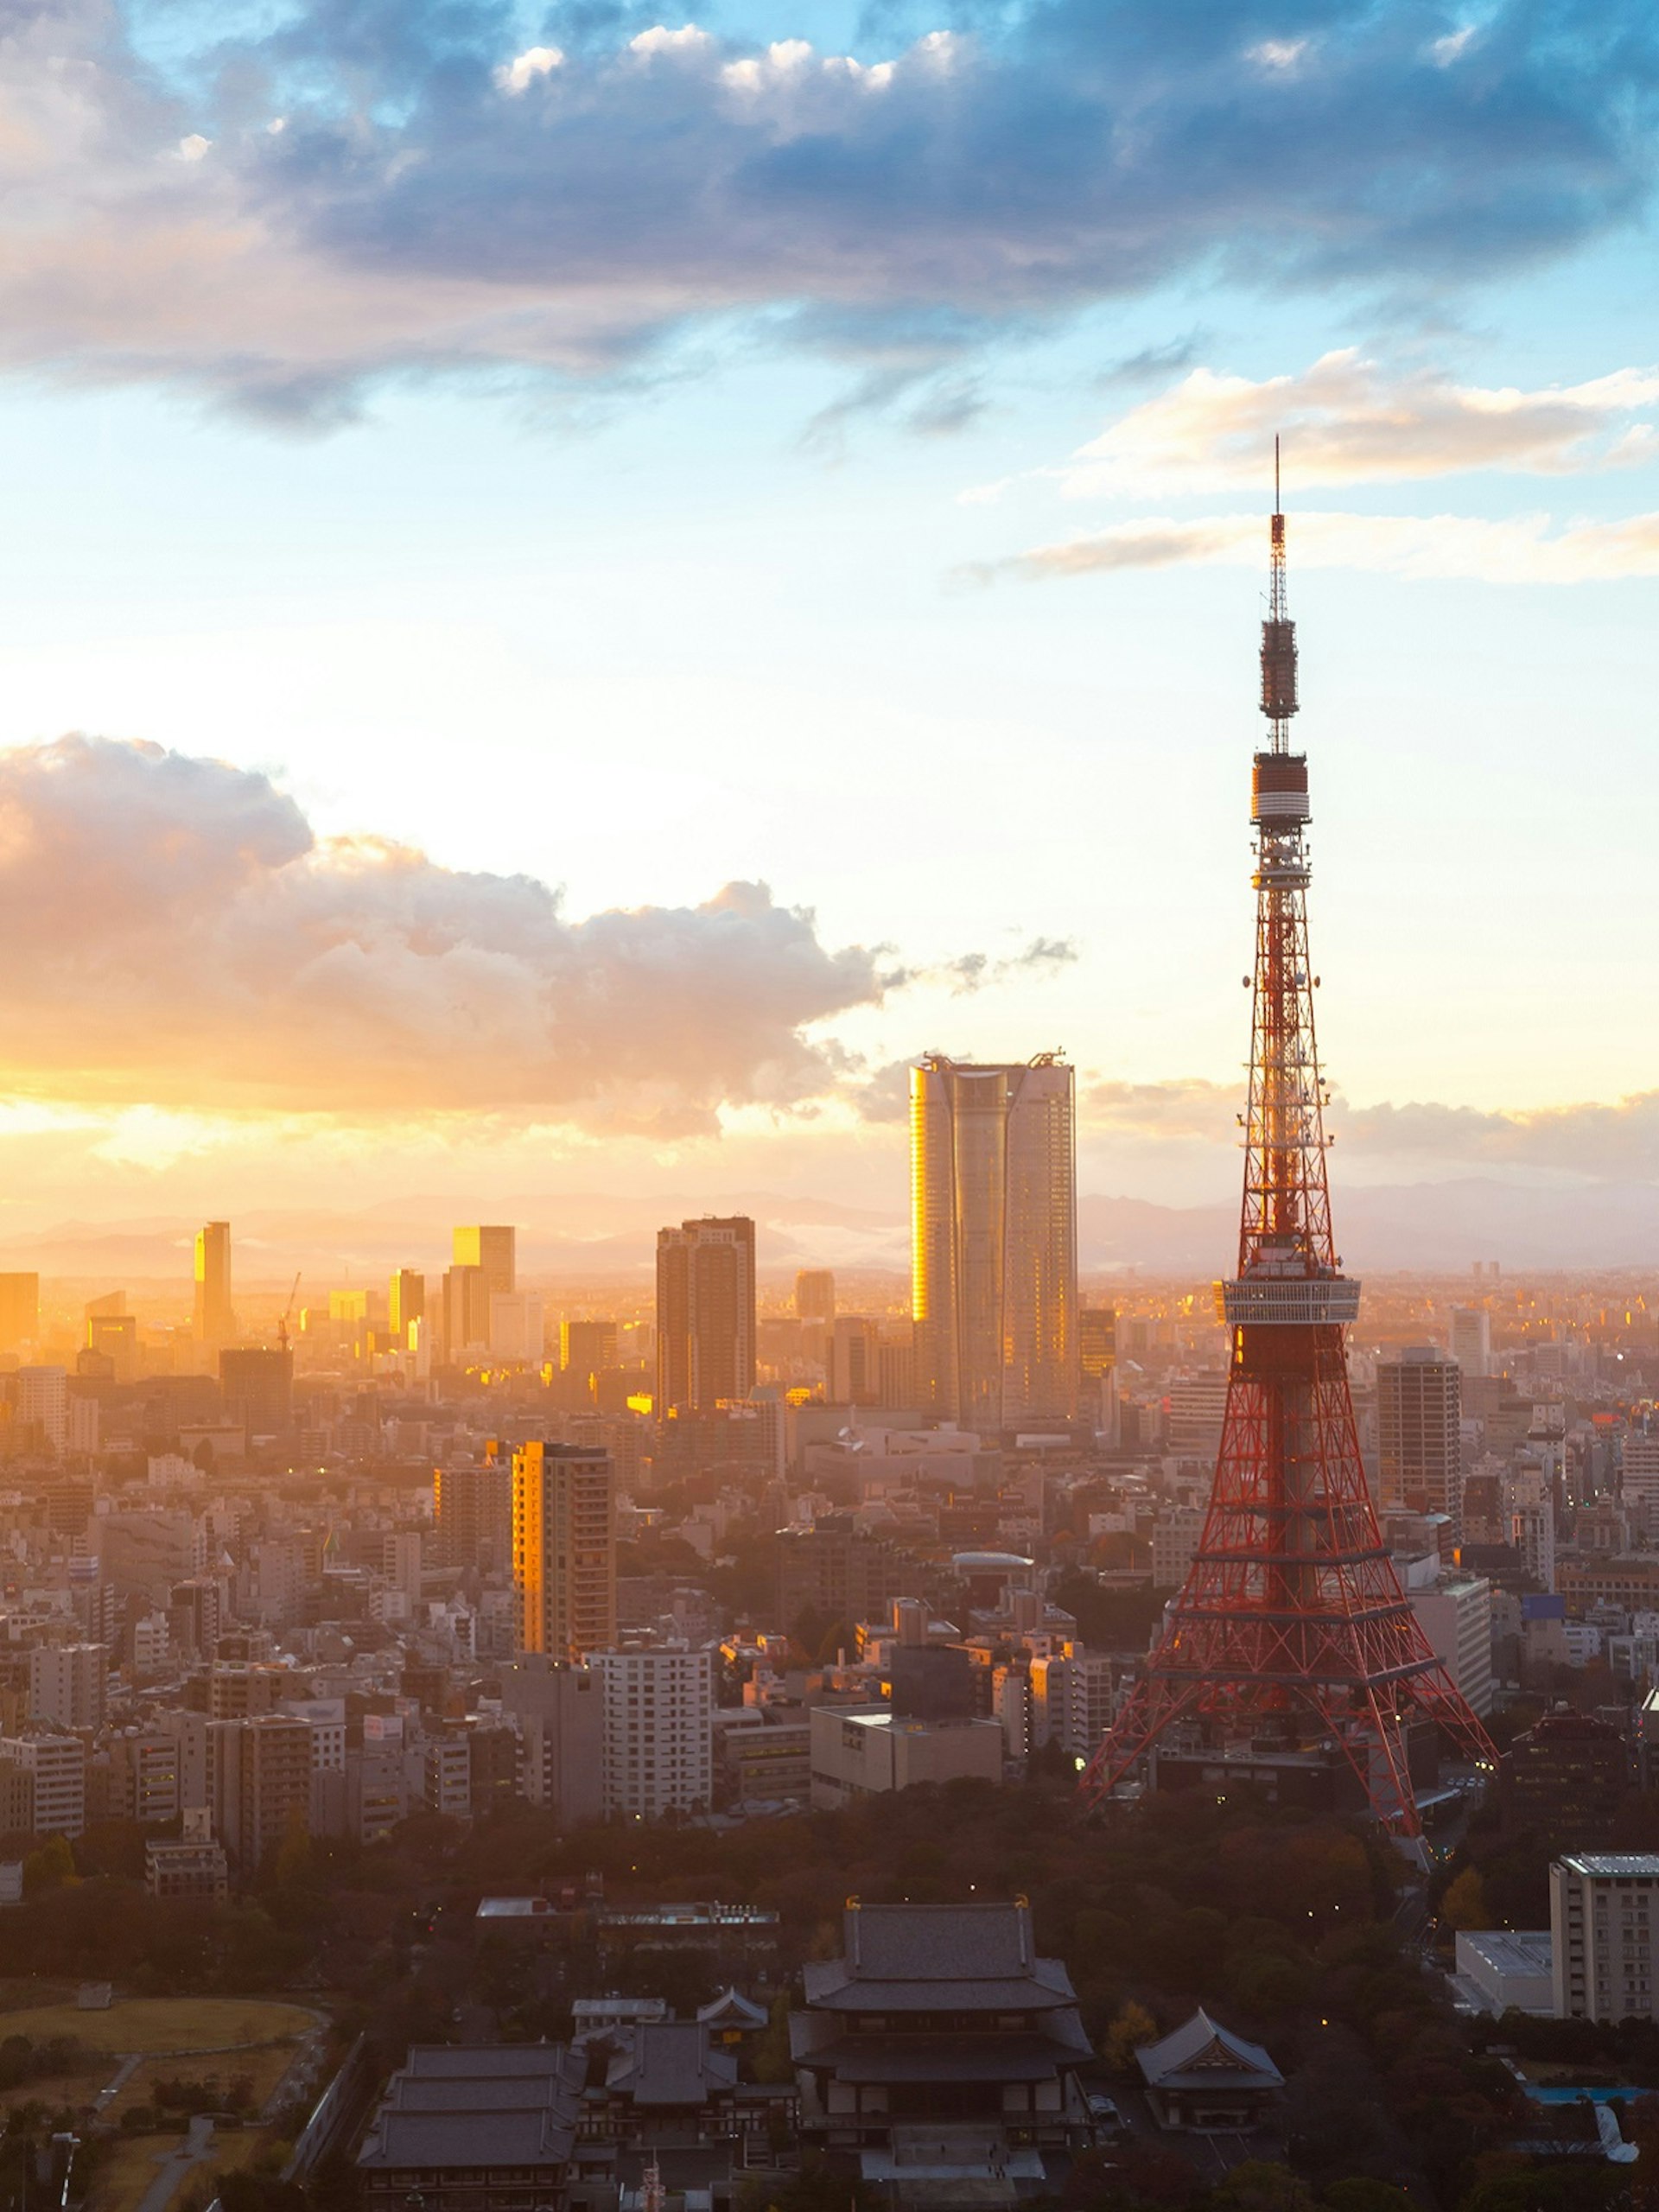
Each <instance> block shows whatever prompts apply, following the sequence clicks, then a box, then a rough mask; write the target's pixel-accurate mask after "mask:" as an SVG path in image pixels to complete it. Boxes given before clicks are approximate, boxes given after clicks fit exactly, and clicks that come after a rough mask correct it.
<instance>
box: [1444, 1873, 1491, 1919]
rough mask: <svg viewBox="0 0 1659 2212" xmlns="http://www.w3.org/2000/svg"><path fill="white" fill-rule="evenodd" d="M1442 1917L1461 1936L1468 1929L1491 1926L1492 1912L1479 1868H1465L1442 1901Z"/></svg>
mask: <svg viewBox="0 0 1659 2212" xmlns="http://www.w3.org/2000/svg"><path fill="white" fill-rule="evenodd" d="M1440 1917H1441V1919H1442V1920H1444V1921H1445V1923H1446V1926H1447V1927H1448V1928H1451V1929H1455V1930H1456V1931H1457V1933H1458V1934H1459V1935H1461V1934H1462V1933H1463V1931H1464V1929H1466V1928H1490V1927H1491V1924H1492V1922H1491V1908H1490V1906H1489V1905H1488V1904H1487V1903H1486V1885H1485V1884H1484V1882H1483V1881H1482V1880H1481V1878H1480V1869H1479V1867H1478V1866H1465V1868H1464V1870H1463V1872H1462V1873H1461V1874H1459V1876H1458V1878H1457V1879H1456V1881H1455V1882H1453V1883H1452V1886H1451V1887H1450V1888H1449V1889H1448V1890H1447V1891H1446V1895H1445V1897H1443V1898H1442V1899H1441V1900H1440Z"/></svg>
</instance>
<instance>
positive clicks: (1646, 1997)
mask: <svg viewBox="0 0 1659 2212" xmlns="http://www.w3.org/2000/svg"><path fill="white" fill-rule="evenodd" d="M1656 1925H1659V1854H1656V1853H1651V1852H1583V1853H1576V1854H1574V1855H1573V1856H1572V1857H1569V1858H1565V1859H1557V1861H1556V1862H1555V1864H1554V1866H1552V1867H1551V1868H1550V1870H1549V1929H1550V1937H1551V1941H1552V1942H1553V1945H1554V1969H1553V1971H1554V2001H1555V2017H1556V2018H1557V2019H1560V2020H1568V2019H1572V2020H1627V2019H1630V2018H1636V2019H1643V2020H1651V2019H1654V2018H1659V2012H1656V2009H1655V2004H1654V1995H1655V1987H1656V1978H1655V1974H1654V1929H1655V1927H1656Z"/></svg>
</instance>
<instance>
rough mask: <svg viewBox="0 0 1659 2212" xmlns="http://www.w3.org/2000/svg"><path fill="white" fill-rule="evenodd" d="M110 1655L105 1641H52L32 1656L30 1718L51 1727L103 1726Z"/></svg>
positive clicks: (30, 1656)
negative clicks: (103, 1643)
mask: <svg viewBox="0 0 1659 2212" xmlns="http://www.w3.org/2000/svg"><path fill="white" fill-rule="evenodd" d="M109 1673H110V1655H109V1653H108V1651H107V1650H106V1649H105V1647H104V1646H103V1645H102V1644H101V1643H58V1644H48V1645H45V1646H44V1647H43V1648H42V1649H39V1650H36V1651H31V1652H30V1653H29V1719H31V1720H40V1721H43V1722H45V1724H46V1725H47V1726H48V1727H50V1728H86V1729H95V1728H101V1727H102V1726H103V1725H104V1699H105V1687H106V1685H107V1683H108V1681H109Z"/></svg>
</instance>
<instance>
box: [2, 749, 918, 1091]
mask: <svg viewBox="0 0 1659 2212" xmlns="http://www.w3.org/2000/svg"><path fill="white" fill-rule="evenodd" d="M0 939H3V942H4V943H5V944H6V945H7V946H8V948H9V950H8V955H7V958H6V960H5V962H4V963H3V967H0V1021H3V1027H4V1031H5V1036H6V1055H5V1058H6V1069H7V1079H8V1082H9V1084H10V1086H11V1087H12V1088H13V1089H14V1090H16V1091H18V1092H20V1093H22V1094H24V1095H27V1096H32V1097H35V1098H37V1099H38V1098H45V1099H53V1098H57V1099H67V1100H74V1101H78V1102H81V1103H87V1104H94V1105H95V1104H98V1103H99V1102H111V1101H119V1102H128V1101H131V1100H133V1099H143V1100H146V1101H149V1102H150V1103H153V1104H156V1105H158V1106H162V1107H166V1108H169V1109H180V1110H183V1111H187V1112H190V1113H211V1112H213V1111H215V1110H236V1109H254V1108H258V1109H283V1110H293V1111H299V1112H308V1111H316V1112H327V1113H333V1114H347V1115H349V1114H353V1113H362V1114H366V1115H373V1114H377V1113H379V1114H389V1115H397V1114H402V1115H404V1116H410V1115H422V1114H431V1113H438V1112H443V1111H454V1110H458V1109H476V1110H478V1111H480V1112H502V1113H506V1112H515V1113H518V1114H519V1115H520V1116H523V1115H524V1114H533V1115H540V1116H543V1117H544V1118H547V1119H550V1120H558V1119H563V1120H566V1121H569V1122H576V1123H584V1124H588V1125H590V1126H603V1127H607V1128H615V1127H621V1128H641V1129H645V1130H649V1131H657V1132H661V1133H663V1134H664V1135H684V1134H696V1133H697V1132H699V1131H705V1130H708V1129H709V1128H713V1127H715V1125H716V1122H717V1118H718V1116H719V1113H720V1111H721V1109H722V1108H723V1107H728V1106H733V1105H738V1106H741V1105H745V1104H749V1105H759V1106H763V1107H771V1108H789V1107H791V1106H796V1105H798V1104H799V1103H801V1102H803V1101H804V1100H806V1099H809V1098H810V1097H812V1096H819V1095H822V1094H823V1092H825V1091H826V1090H831V1089H833V1088H834V1086H835V1084H836V1082H837V1081H838V1080H839V1076H840V1071H841V1068H842V1060H841V1057H840V1055H839V1054H838V1052H837V1049H836V1046H834V1045H833V1044H830V1043H825V1042H815V1041H813V1040H812V1039H811V1038H810V1036H809V1032H810V1030H811V1029H812V1027H813V1026H814V1025H816V1024H819V1023H822V1022H823V1021H825V1020H828V1019H829V1018H830V1017H832V1016H834V1015H836V1014H843V1013H845V1012H847V1011H848V1010H849V1008H852V1007H862V1006H868V1005H871V1004H874V1003H878V1002H879V1001H880V999H881V997H882V995H883V993H884V991H885V990H886V989H887V988H888V981H889V979H888V978H887V976H885V975H884V974H883V973H882V972H881V971H880V968H879V966H878V963H877V957H876V956H875V955H874V953H872V952H871V951H869V950H866V949H865V948H863V947H861V946H850V947H847V948H844V949H842V950H829V949H828V948H827V947H825V946H824V945H823V944H822V943H821V942H820V941H819V938H818V937H817V931H816V930H815V928H814V925H813V918H812V916H811V915H810V913H808V912H804V911H802V910H800V909H795V908H790V907H785V906H779V905H778V904H776V903H775V901H774V900H773V899H772V894H771V893H770V892H769V891H768V890H767V888H766V886H765V885H764V884H757V883H731V884H728V885H727V886H726V887H724V888H723V889H722V890H721V891H719V892H717V893H715V896H714V897H713V898H711V899H709V900H707V901H706V902H705V903H704V904H702V905H701V906H689V907H660V906H647V907H640V908H636V909H632V910H627V911H620V910H618V911H612V912H603V913H597V914H594V915H592V916H590V917H588V918H587V919H585V920H581V921H572V920H570V919H569V918H566V916H565V915H564V914H563V912H562V911H561V908H560V902H559V896H558V893H556V891H555V890H552V889H550V888H549V887H548V886H547V885H546V884H543V883H541V882H537V881H536V880H532V879H531V878H529V877H525V876H500V875H488V874H467V873H463V872H461V871H458V870H454V869H449V868H442V867H440V866H439V865H438V864H437V863H436V862H435V861H433V860H431V859H429V857H428V856H427V855H425V854H423V853H421V852H418V851H416V850H414V849H411V848H410V847H407V846H401V845H393V844H389V843H386V842H381V841H378V840H376V839H372V838H333V839H325V838H319V837H318V836H316V835H315V832H314V831H313V829H312V828H311V826H310V824H309V823H308V821H307V820H306V818H305V816H304V815H303V813H302V811H301V810H300V808H299V807H298V805H297V804H296V803H295V801H294V800H293V799H292V798H289V797H288V796H286V795H285V794H284V793H283V792H282V791H279V790H277V787H276V786H275V785H273V784H272V783H271V782H270V780H269V779H267V778H266V777H264V776H263V775H260V774H257V773H254V772H250V771H247V770H244V769H239V768H235V767H232V766H227V765H226V763H224V762H223V761H218V760H198V759H192V758H188V757H187V756H184V755H182V754H179V753H169V752H165V751H163V750H162V749H161V748H160V747H156V746H151V745H128V744H118V743H113V742H111V741H106V740H103V739H98V738H90V737H82V736H72V737H65V738H61V739H60V740H58V741H56V742H55V743H53V744H50V745H41V746H31V747H22V748H20V749H18V750H16V751H13V752H10V753H3V754H0Z"/></svg>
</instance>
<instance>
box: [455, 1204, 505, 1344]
mask: <svg viewBox="0 0 1659 2212" xmlns="http://www.w3.org/2000/svg"><path fill="white" fill-rule="evenodd" d="M450 1257H451V1259H452V1260H453V1262H454V1265H455V1266H456V1267H458V1268H481V1269H482V1270H483V1273H484V1283H485V1293H484V1312H485V1313H486V1316H487V1314H488V1313H489V1310H490V1305H489V1301H490V1300H491V1298H492V1297H493V1295H494V1294H495V1293H496V1292H497V1291H509V1290H517V1289H518V1230H516V1229H506V1228H478V1229H457V1230H454V1231H452V1233H451V1236H450ZM488 1333H489V1332H488V1330H487V1329H486V1332H485V1334H486V1337H487V1336H488Z"/></svg>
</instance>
